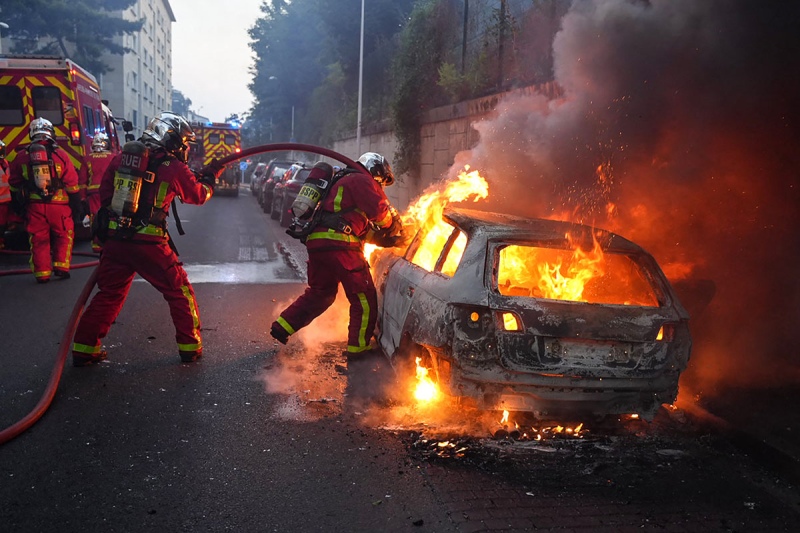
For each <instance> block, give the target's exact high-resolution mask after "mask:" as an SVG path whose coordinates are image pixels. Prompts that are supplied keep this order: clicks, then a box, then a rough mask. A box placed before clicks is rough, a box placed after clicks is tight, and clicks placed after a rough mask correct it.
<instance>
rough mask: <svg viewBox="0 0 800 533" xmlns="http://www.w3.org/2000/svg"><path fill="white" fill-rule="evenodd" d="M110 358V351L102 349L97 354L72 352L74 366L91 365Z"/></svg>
mask: <svg viewBox="0 0 800 533" xmlns="http://www.w3.org/2000/svg"><path fill="white" fill-rule="evenodd" d="M106 359H108V353H107V352H106V351H105V350H101V351H100V352H98V353H96V354H87V353H79V352H72V366H90V365H93V364H95V363H99V362H100V361H105V360H106Z"/></svg>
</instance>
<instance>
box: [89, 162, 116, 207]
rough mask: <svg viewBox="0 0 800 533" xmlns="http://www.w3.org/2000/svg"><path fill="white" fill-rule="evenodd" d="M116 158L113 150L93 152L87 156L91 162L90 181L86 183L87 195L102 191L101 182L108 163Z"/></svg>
mask: <svg viewBox="0 0 800 533" xmlns="http://www.w3.org/2000/svg"><path fill="white" fill-rule="evenodd" d="M113 158H114V154H112V153H111V152H107V151H104V152H92V153H91V154H89V155H88V156H87V157H86V161H87V162H88V163H89V165H88V166H89V183H88V184H87V185H86V195H87V196H89V195H92V194H98V193H99V192H100V182H102V181H103V175H104V174H105V173H106V169H107V168H108V165H109V164H110V163H111V160H112V159H113Z"/></svg>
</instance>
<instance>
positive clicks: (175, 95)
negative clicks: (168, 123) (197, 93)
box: [172, 89, 192, 117]
mask: <svg viewBox="0 0 800 533" xmlns="http://www.w3.org/2000/svg"><path fill="white" fill-rule="evenodd" d="M191 107H192V100H191V98H187V97H186V96H185V95H184V94H183V93H182V92H181V91H179V90H178V89H172V111H173V112H174V113H177V114H179V115H181V116H184V117H185V116H188V115H189V110H190V109H191Z"/></svg>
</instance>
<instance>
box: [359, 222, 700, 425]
mask: <svg viewBox="0 0 800 533" xmlns="http://www.w3.org/2000/svg"><path fill="white" fill-rule="evenodd" d="M437 218H438V220H437V221H436V222H435V223H433V224H429V225H427V226H426V227H422V228H420V229H419V231H418V233H417V234H416V236H415V237H414V238H413V240H412V241H411V244H410V245H409V247H408V248H407V250H406V251H405V254H404V255H402V256H398V255H396V254H392V253H386V252H385V251H383V252H380V253H378V254H376V257H375V259H374V261H373V272H374V275H375V278H376V280H375V281H376V286H377V287H378V291H379V297H380V301H379V322H378V324H379V329H380V333H379V338H378V340H379V342H380V345H381V347H382V349H383V351H384V352H385V353H386V354H387V356H388V357H389V358H390V359H391V360H392V364H393V366H395V368H396V369H398V370H400V371H401V372H400V374H401V375H402V374H404V373H405V371H404V369H405V370H407V371H408V372H409V373H413V372H414V370H415V367H416V368H417V372H418V368H419V367H420V366H423V367H425V368H426V369H427V370H428V373H429V374H430V376H431V379H433V381H434V382H435V383H436V384H437V386H438V388H439V390H441V391H442V392H444V393H445V394H447V395H449V396H451V397H455V398H458V399H459V400H466V401H470V402H471V403H472V404H474V405H475V406H476V407H477V408H479V409H486V410H502V411H516V412H529V413H534V414H535V415H537V416H540V417H545V416H547V417H562V418H563V417H568V416H581V417H583V416H590V417H603V416H607V415H618V414H638V415H639V416H641V417H643V418H645V419H648V420H649V419H652V418H653V417H654V416H655V413H656V412H657V410H658V409H659V407H660V406H661V405H662V404H665V403H666V404H669V403H672V402H673V401H674V400H675V399H676V397H677V391H678V378H679V376H680V374H681V372H682V371H683V370H684V369H685V368H686V365H687V362H688V360H689V354H690V351H691V344H692V343H691V337H690V334H689V326H688V322H689V315H688V313H687V312H686V310H685V309H684V307H683V306H682V305H681V303H680V302H679V300H678V298H677V296H676V294H675V291H674V290H673V288H672V286H671V285H670V283H669V281H668V280H667V278H666V277H665V275H664V273H663V272H662V270H661V268H660V267H659V266H658V264H657V263H656V261H655V259H654V258H653V257H652V256H651V255H650V254H649V253H647V252H646V251H645V250H644V249H642V248H641V247H640V246H638V245H636V244H634V243H633V242H631V241H629V240H627V239H625V238H623V237H621V236H619V235H616V234H614V233H611V232H609V231H605V230H602V229H598V228H594V227H590V226H586V225H579V224H573V223H569V222H562V221H555V220H545V219H528V218H520V217H514V216H510V215H503V214H497V213H488V212H481V211H475V210H467V209H460V208H458V209H456V208H452V207H447V208H446V209H445V210H444V211H443V213H442V214H441V216H440V217H437Z"/></svg>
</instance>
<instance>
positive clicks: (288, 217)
mask: <svg viewBox="0 0 800 533" xmlns="http://www.w3.org/2000/svg"><path fill="white" fill-rule="evenodd" d="M291 207H292V204H290V203H289V199H288V198H284V199H283V201H282V202H281V210H280V216H279V218H280V221H279V223H280V225H281V227H282V228H288V227H289V225H290V224H291V223H292V212H291V211H290V209H291Z"/></svg>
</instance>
